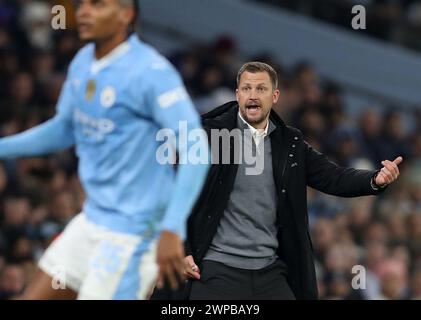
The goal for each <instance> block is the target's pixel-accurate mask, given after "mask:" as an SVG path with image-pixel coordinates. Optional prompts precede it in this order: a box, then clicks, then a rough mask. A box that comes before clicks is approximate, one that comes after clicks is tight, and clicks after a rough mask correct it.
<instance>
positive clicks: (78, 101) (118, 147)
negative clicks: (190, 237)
mask: <svg viewBox="0 0 421 320" xmlns="http://www.w3.org/2000/svg"><path fill="white" fill-rule="evenodd" d="M180 121H187V123H188V128H189V129H195V128H201V125H200V118H199V115H198V114H197V112H196V111H195V109H194V106H193V104H192V102H191V100H190V97H189V96H188V94H187V92H186V90H185V87H184V85H183V83H182V80H181V78H180V76H179V74H178V72H177V71H176V70H175V69H174V67H173V66H172V65H171V64H170V63H169V62H168V61H167V60H166V59H165V58H164V57H163V56H162V55H160V54H159V53H158V52H157V51H156V50H155V49H154V48H152V47H151V46H149V45H148V44H146V43H144V42H142V41H141V40H140V39H139V38H138V37H137V35H131V36H130V37H129V38H128V40H127V41H126V42H124V43H122V44H120V45H119V46H118V47H116V48H115V49H114V50H113V51H112V52H110V53H109V54H108V55H107V56H105V57H104V58H102V59H100V60H96V59H95V55H94V45H93V44H89V45H87V46H85V47H84V48H82V49H81V50H80V51H79V52H78V54H77V55H76V57H75V58H74V59H73V61H72V63H71V65H70V67H69V71H68V75H67V79H66V82H65V84H64V85H63V88H62V93H61V96H60V99H59V102H58V105H57V114H56V116H55V117H54V118H53V119H51V120H49V121H48V122H47V123H45V124H43V125H41V126H39V127H36V128H34V129H31V130H29V131H27V132H25V133H23V134H20V135H18V136H15V137H10V138H5V139H1V140H0V157H11V156H12V157H13V156H14V157H16V156H31V155H37V154H45V153H48V152H53V151H56V150H59V149H64V148H67V147H69V146H71V145H73V144H74V145H75V146H76V153H77V155H78V157H79V169H78V170H79V177H80V180H81V183H82V185H83V188H84V190H85V192H86V194H87V199H86V202H85V204H84V212H85V214H86V215H87V217H88V219H90V220H91V221H92V222H94V223H96V224H100V225H103V226H106V227H108V228H110V229H111V230H115V231H121V232H128V233H142V232H145V231H152V232H157V231H159V230H161V229H167V230H170V231H174V232H177V233H178V234H180V235H181V236H182V237H183V238H184V237H185V219H186V217H187V215H188V214H189V212H190V210H191V208H192V206H193V204H194V201H195V199H196V197H197V195H198V193H199V192H200V189H201V187H202V185H203V182H204V179H205V176H206V172H207V169H208V165H204V164H199V165H192V164H186V165H183V166H180V168H179V170H178V173H177V176H179V177H176V174H175V171H174V168H173V167H172V165H171V164H165V165H163V164H160V163H158V161H157V159H156V151H157V148H158V147H159V145H160V144H161V143H162V142H159V141H157V139H156V134H157V132H158V130H160V129H162V128H168V129H172V130H174V132H176V133H177V134H178V130H179V122H180ZM205 147H207V145H206V146H205ZM181 156H183V157H184V156H185V155H181ZM177 179H178V180H177Z"/></svg>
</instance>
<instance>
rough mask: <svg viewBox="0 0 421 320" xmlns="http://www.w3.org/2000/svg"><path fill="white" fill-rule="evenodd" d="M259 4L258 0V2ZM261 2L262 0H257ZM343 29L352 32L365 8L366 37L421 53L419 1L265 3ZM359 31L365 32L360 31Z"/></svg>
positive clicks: (274, 0) (276, 0)
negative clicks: (355, 10) (359, 9)
mask: <svg viewBox="0 0 421 320" xmlns="http://www.w3.org/2000/svg"><path fill="white" fill-rule="evenodd" d="M255 1H256V0H255ZM257 1H262V0H257ZM263 1H265V2H267V3H270V4H274V5H279V6H282V7H283V8H287V9H289V10H293V11H296V12H299V13H303V14H306V15H309V16H312V17H314V18H317V19H322V20H324V21H327V22H330V23H334V24H336V25H338V26H342V27H344V28H346V29H348V30H349V31H352V29H351V21H352V18H353V17H355V16H356V13H352V8H353V6H355V5H363V6H364V8H365V9H366V10H365V11H366V28H367V29H366V30H364V31H363V32H364V34H368V35H371V36H374V37H376V38H379V39H383V40H386V41H392V42H393V43H395V44H399V45H402V46H405V47H408V48H411V49H415V50H421V41H419V39H420V37H421V1H420V0H263ZM359 32H362V31H361V30H359Z"/></svg>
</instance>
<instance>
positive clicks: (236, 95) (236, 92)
mask: <svg viewBox="0 0 421 320" xmlns="http://www.w3.org/2000/svg"><path fill="white" fill-rule="evenodd" d="M235 98H236V99H237V102H238V88H237V89H235Z"/></svg>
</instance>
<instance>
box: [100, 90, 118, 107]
mask: <svg viewBox="0 0 421 320" xmlns="http://www.w3.org/2000/svg"><path fill="white" fill-rule="evenodd" d="M115 100H116V92H115V89H114V88H113V87H111V86H108V87H106V88H105V89H104V90H102V93H101V105H102V106H103V107H104V108H111V107H112V106H113V105H114V103H115Z"/></svg>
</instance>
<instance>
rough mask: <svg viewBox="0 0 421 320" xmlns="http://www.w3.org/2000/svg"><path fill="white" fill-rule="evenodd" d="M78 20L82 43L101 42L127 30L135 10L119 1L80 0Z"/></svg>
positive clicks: (77, 8) (77, 13)
mask: <svg viewBox="0 0 421 320" xmlns="http://www.w3.org/2000/svg"><path fill="white" fill-rule="evenodd" d="M76 3H77V4H76V20H77V25H78V31H79V37H80V39H81V40H82V41H100V40H106V39H108V38H111V37H113V36H114V35H115V34H116V33H119V32H124V31H126V30H127V28H128V25H129V24H130V21H131V20H132V17H133V10H132V9H131V8H130V7H128V6H123V5H121V4H120V1H119V0H78V1H77V2H76Z"/></svg>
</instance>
